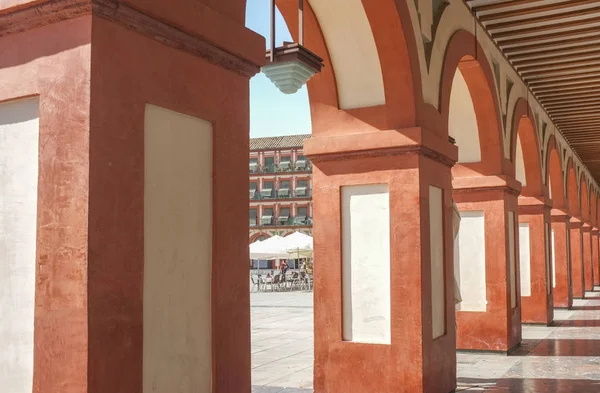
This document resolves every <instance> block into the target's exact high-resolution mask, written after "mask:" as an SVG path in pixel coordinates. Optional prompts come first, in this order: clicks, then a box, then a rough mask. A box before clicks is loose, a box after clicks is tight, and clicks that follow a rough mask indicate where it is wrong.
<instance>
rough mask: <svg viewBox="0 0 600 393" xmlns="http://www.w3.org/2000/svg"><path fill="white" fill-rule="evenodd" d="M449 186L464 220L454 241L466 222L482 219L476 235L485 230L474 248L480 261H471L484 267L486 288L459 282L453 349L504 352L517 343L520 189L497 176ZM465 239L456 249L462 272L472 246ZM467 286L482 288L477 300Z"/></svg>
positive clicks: (465, 266) (466, 179) (473, 282)
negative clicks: (458, 253)
mask: <svg viewBox="0 0 600 393" xmlns="http://www.w3.org/2000/svg"><path fill="white" fill-rule="evenodd" d="M453 184H454V199H455V201H456V204H457V206H458V209H459V210H460V212H461V216H463V221H461V229H460V231H461V232H459V239H460V241H461V243H462V241H463V236H464V235H465V233H464V232H463V231H466V230H468V229H467V228H468V227H469V226H470V223H469V222H468V221H467V220H469V219H472V218H477V219H482V224H483V225H482V226H480V227H479V230H481V229H483V231H484V233H483V239H484V241H483V242H484V244H483V245H482V246H479V245H478V246H477V247H481V250H480V252H483V253H484V260H482V261H475V260H473V261H472V262H474V263H478V262H480V263H484V264H485V278H484V280H485V283H482V282H475V281H476V280H473V281H472V282H470V283H468V284H467V283H465V282H463V280H462V278H461V284H460V285H461V294H462V297H463V303H461V305H460V310H459V311H457V315H456V319H457V325H458V331H457V343H456V345H457V348H458V349H465V350H485V351H501V352H508V351H509V350H511V349H512V348H514V347H515V346H517V345H518V344H519V343H520V342H521V299H520V289H519V252H518V249H519V243H518V238H519V234H518V228H519V226H518V203H517V196H518V194H519V192H520V185H519V184H518V182H516V181H515V180H514V179H511V178H506V177H500V176H481V177H472V178H455V179H454V182H453ZM474 215H475V216H474ZM469 221H470V220H469ZM474 235H476V234H474ZM473 238H476V236H474V237H473ZM465 240H466V244H464V245H463V244H461V246H460V254H461V255H460V258H459V259H460V260H461V262H460V269H461V270H464V269H469V266H467V265H464V262H463V261H464V255H465V251H467V252H468V249H469V248H472V247H475V245H474V244H469V243H468V238H466V239H465ZM461 277H463V274H462V273H461ZM482 278H483V277H478V278H476V279H477V281H478V280H481V279H482ZM472 285H484V287H485V291H484V292H483V293H482V294H481V296H482V297H481V299H477V300H475V301H474V299H471V298H470V296H471V295H470V293H468V292H467V289H468V290H469V291H470V287H471V286H472Z"/></svg>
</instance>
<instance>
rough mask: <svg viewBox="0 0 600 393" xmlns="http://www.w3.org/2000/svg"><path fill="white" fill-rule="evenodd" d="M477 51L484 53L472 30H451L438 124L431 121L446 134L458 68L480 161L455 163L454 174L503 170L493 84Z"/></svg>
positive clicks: (490, 70)
mask: <svg viewBox="0 0 600 393" xmlns="http://www.w3.org/2000/svg"><path fill="white" fill-rule="evenodd" d="M474 43H475V44H474ZM478 53H483V49H482V48H481V47H480V46H479V43H477V40H476V39H475V37H474V36H473V35H472V34H470V33H468V32H466V31H464V30H460V31H458V32H456V33H454V35H453V36H452V38H451V40H450V43H449V44H448V47H447V49H446V55H445V58H444V66H443V71H442V79H441V88H440V104H439V106H440V113H441V116H437V117H438V121H440V122H441V124H432V126H433V127H435V128H434V129H438V130H443V132H444V133H445V135H448V134H449V119H450V98H451V95H452V90H453V84H455V81H456V79H455V74H456V73H457V72H460V74H461V75H462V77H463V78H464V81H465V83H466V85H467V87H468V90H469V94H470V97H471V101H472V103H473V108H474V111H475V114H476V120H477V129H478V130H477V134H478V136H479V141H480V143H479V145H480V148H481V161H479V162H477V163H464V164H461V165H458V166H457V167H456V168H455V170H454V173H455V175H456V176H473V175H474V174H480V175H491V174H501V173H503V154H502V125H501V124H502V123H501V117H500V113H499V111H498V108H499V105H498V95H497V93H496V85H495V84H494V78H493V73H492V69H491V66H490V64H489V63H488V61H487V58H486V57H485V56H478ZM454 87H455V86H454ZM429 122H431V121H429ZM445 135H442V136H445ZM459 150H460V146H459Z"/></svg>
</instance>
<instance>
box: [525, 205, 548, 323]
mask: <svg viewBox="0 0 600 393" xmlns="http://www.w3.org/2000/svg"><path fill="white" fill-rule="evenodd" d="M519 230H520V231H521V236H520V238H519V242H520V243H519V248H520V250H521V252H520V273H521V275H520V279H521V321H522V322H524V323H541V324H545V325H549V324H551V323H552V321H553V315H554V305H553V301H552V290H553V288H552V287H553V286H552V277H553V272H552V264H551V261H552V250H551V230H550V206H549V205H548V204H547V203H546V202H545V201H544V200H540V199H538V198H530V197H519Z"/></svg>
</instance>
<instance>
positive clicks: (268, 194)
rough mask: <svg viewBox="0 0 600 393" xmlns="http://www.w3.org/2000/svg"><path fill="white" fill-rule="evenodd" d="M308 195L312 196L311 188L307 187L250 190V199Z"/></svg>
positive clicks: (306, 196)
mask: <svg viewBox="0 0 600 393" xmlns="http://www.w3.org/2000/svg"><path fill="white" fill-rule="evenodd" d="M310 197H312V190H311V189H310V188H308V187H296V189H295V190H291V189H289V188H278V189H264V190H261V191H258V190H250V200H251V201H261V200H276V199H291V198H310Z"/></svg>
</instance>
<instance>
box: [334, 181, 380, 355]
mask: <svg viewBox="0 0 600 393" xmlns="http://www.w3.org/2000/svg"><path fill="white" fill-rule="evenodd" d="M341 192H342V289H343V290H342V292H343V293H342V295H343V339H344V341H354V342H360V343H371V344H390V343H391V316H390V313H391V300H390V199H389V192H388V187H387V184H373V185H360V186H345V187H342V190H341Z"/></svg>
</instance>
